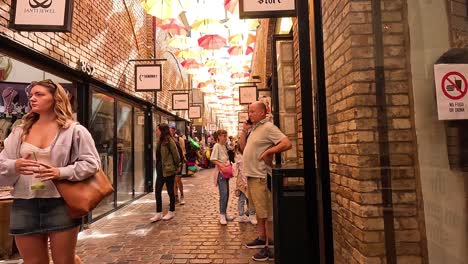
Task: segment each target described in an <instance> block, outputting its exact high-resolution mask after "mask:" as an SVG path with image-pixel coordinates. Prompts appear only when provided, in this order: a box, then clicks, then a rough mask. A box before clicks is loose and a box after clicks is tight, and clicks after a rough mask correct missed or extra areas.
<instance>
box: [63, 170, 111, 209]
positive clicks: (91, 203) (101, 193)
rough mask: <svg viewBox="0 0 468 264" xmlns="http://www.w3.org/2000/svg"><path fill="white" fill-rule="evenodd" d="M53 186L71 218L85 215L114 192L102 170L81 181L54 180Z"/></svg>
mask: <svg viewBox="0 0 468 264" xmlns="http://www.w3.org/2000/svg"><path fill="white" fill-rule="evenodd" d="M54 184H55V187H57V190H58V192H59V193H60V195H61V196H62V197H63V199H64V200H65V203H66V204H67V209H68V215H69V216H70V217H71V218H79V217H82V216H85V215H87V214H88V213H89V212H91V211H92V210H93V209H94V208H96V206H97V205H98V204H99V203H100V202H101V201H102V200H103V199H104V198H105V197H106V196H108V195H110V194H111V193H112V192H114V188H113V187H112V183H111V182H110V181H109V179H108V178H107V176H106V174H104V172H103V171H102V170H99V171H98V172H97V173H96V174H95V175H94V176H91V177H89V178H87V179H85V180H82V181H77V182H72V181H68V180H54Z"/></svg>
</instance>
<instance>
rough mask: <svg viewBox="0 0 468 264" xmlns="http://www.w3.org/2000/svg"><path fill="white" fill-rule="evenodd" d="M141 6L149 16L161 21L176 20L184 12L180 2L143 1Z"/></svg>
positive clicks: (167, 0)
mask: <svg viewBox="0 0 468 264" xmlns="http://www.w3.org/2000/svg"><path fill="white" fill-rule="evenodd" d="M141 5H142V6H143V8H144V9H145V11H146V12H147V13H148V14H150V15H152V16H155V17H157V18H160V19H169V18H176V17H178V16H179V15H180V13H182V11H183V10H184V8H183V7H182V5H181V2H180V1H179V0H143V1H141Z"/></svg>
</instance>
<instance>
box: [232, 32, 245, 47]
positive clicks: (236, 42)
mask: <svg viewBox="0 0 468 264" xmlns="http://www.w3.org/2000/svg"><path fill="white" fill-rule="evenodd" d="M243 39H244V34H242V33H238V34H234V35H232V36H229V37H228V42H229V43H230V44H232V45H241V44H243V43H241V41H242V40H243Z"/></svg>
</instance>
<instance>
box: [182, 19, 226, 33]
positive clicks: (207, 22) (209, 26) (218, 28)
mask: <svg viewBox="0 0 468 264" xmlns="http://www.w3.org/2000/svg"><path fill="white" fill-rule="evenodd" d="M190 27H191V28H192V29H193V30H196V31H198V32H201V33H206V34H220V33H221V32H223V31H226V30H227V29H226V28H225V27H224V26H223V25H221V22H220V21H219V20H218V19H212V18H203V19H197V20H195V22H193V23H192V25H191V26H190Z"/></svg>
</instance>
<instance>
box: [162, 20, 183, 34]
mask: <svg viewBox="0 0 468 264" xmlns="http://www.w3.org/2000/svg"><path fill="white" fill-rule="evenodd" d="M159 27H160V28H161V29H163V30H165V31H167V32H169V33H171V34H173V35H187V29H186V28H185V26H184V25H181V24H180V23H179V22H178V21H177V20H176V19H174V18H171V19H170V20H169V23H165V24H162V25H160V26H159Z"/></svg>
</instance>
